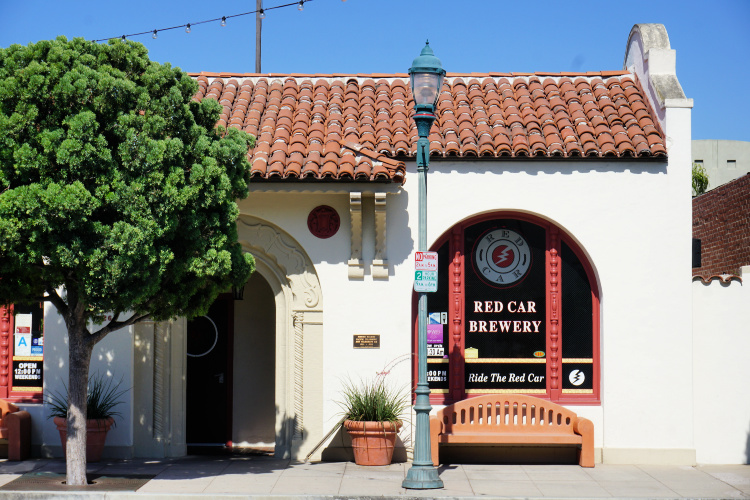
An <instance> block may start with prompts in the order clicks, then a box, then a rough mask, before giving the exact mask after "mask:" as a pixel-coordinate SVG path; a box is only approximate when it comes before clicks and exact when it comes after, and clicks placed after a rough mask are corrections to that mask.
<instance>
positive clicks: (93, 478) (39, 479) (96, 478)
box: [0, 471, 154, 491]
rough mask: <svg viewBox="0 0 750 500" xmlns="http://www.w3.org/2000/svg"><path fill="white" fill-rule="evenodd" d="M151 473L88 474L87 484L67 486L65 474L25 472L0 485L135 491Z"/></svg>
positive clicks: (26, 488) (20, 488)
mask: <svg viewBox="0 0 750 500" xmlns="http://www.w3.org/2000/svg"><path fill="white" fill-rule="evenodd" d="M153 478H154V476H153V475H147V474H121V475H117V476H107V475H104V474H89V475H88V480H89V483H90V484H89V485H88V486H68V485H67V484H65V474H60V473H57V472H34V471H32V472H27V473H26V474H24V475H23V476H21V477H17V478H16V479H14V480H13V481H11V482H9V483H8V484H5V485H3V486H0V490H3V491H136V490H137V489H138V488H140V487H141V486H143V485H144V484H146V483H147V482H148V481H149V480H150V479H153Z"/></svg>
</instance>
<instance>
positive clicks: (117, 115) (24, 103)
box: [0, 37, 254, 485]
mask: <svg viewBox="0 0 750 500" xmlns="http://www.w3.org/2000/svg"><path fill="white" fill-rule="evenodd" d="M196 90H197V84H196V83H195V82H194V81H193V80H192V79H191V78H190V77H189V76H188V75H186V74H185V73H183V72H182V71H180V70H179V69H178V68H172V67H171V66H170V65H169V64H164V65H161V64H158V63H155V62H152V61H150V60H149V59H148V56H147V52H146V49H145V48H144V47H143V45H141V44H138V43H134V42H129V41H120V40H114V41H110V42H109V43H108V44H97V43H94V42H88V41H85V40H83V39H74V40H71V41H68V40H66V39H65V38H64V37H60V38H58V39H56V40H53V41H42V42H38V43H35V44H30V45H28V46H26V47H22V46H20V45H13V46H11V47H9V48H7V49H0V302H4V303H14V302H15V303H31V302H36V301H39V300H42V298H44V299H46V300H49V301H51V302H52V304H54V306H55V307H56V308H57V310H58V312H59V313H60V315H61V316H62V317H63V320H64V322H65V325H66V328H67V331H68V351H69V352H68V372H69V389H70V390H69V392H68V409H67V426H68V438H67V482H68V484H71V485H83V484H86V461H85V446H86V438H85V435H86V434H85V432H84V429H85V422H86V415H87V410H86V388H87V382H88V375H89V374H88V371H89V365H90V361H91V353H92V351H93V347H94V345H95V344H96V343H97V342H99V341H100V340H101V339H102V338H104V337H105V336H106V335H107V334H109V333H110V332H112V331H115V330H118V329H120V328H122V327H125V326H128V325H131V324H134V323H135V322H137V321H139V320H142V319H145V318H148V317H150V318H153V319H156V320H162V319H167V318H173V317H177V316H186V317H193V316H196V315H200V314H204V313H205V311H206V310H207V309H208V307H209V306H210V304H211V302H212V301H213V300H214V299H215V298H216V296H217V295H218V294H219V293H220V292H221V291H223V290H226V289H227V288H229V286H230V285H236V286H243V285H244V283H245V281H246V280H247V278H248V276H249V274H250V273H251V272H252V269H253V267H254V262H253V259H252V257H251V256H250V255H249V254H243V252H242V249H241V247H240V245H239V243H238V242H237V226H236V221H237V216H238V213H239V212H238V209H237V205H236V203H235V200H236V199H238V198H244V197H245V196H247V182H248V180H249V174H248V170H249V169H248V167H249V165H248V161H247V158H246V155H247V150H248V147H250V146H251V145H252V141H253V139H252V137H250V136H248V135H247V134H246V133H244V132H241V131H238V130H234V129H230V130H215V129H214V124H215V123H216V121H217V119H218V117H219V110H220V109H221V107H220V105H219V104H218V103H217V102H216V101H214V100H210V99H205V100H203V101H202V102H197V101H193V100H192V99H191V98H192V96H193V95H194V93H195V92H196ZM107 314H112V319H111V320H110V321H109V322H106V323H103V320H104V318H105V316H106V315H107ZM91 324H103V326H101V327H100V328H99V329H98V330H96V331H90V330H89V328H90V326H89V325H91Z"/></svg>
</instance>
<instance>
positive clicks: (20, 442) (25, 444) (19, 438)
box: [3, 410, 31, 460]
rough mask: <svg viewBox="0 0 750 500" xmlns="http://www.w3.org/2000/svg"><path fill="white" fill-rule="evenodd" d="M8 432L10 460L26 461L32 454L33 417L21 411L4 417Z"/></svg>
mask: <svg viewBox="0 0 750 500" xmlns="http://www.w3.org/2000/svg"><path fill="white" fill-rule="evenodd" d="M3 426H4V427H6V428H7V429H8V430H7V431H6V432H7V439H8V460H26V459H27V458H29V456H30V454H31V415H30V414H29V412H27V411H24V410H21V411H16V412H13V413H8V414H7V415H5V416H4V417H3Z"/></svg>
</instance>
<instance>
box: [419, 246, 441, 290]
mask: <svg viewBox="0 0 750 500" xmlns="http://www.w3.org/2000/svg"><path fill="white" fill-rule="evenodd" d="M437 269H438V254H437V252H417V253H415V254H414V291H415V292H437V278H438V271H437Z"/></svg>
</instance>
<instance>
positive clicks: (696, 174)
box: [693, 163, 708, 196]
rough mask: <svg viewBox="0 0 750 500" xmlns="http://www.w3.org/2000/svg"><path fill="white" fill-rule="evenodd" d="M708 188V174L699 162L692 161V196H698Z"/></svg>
mask: <svg viewBox="0 0 750 500" xmlns="http://www.w3.org/2000/svg"><path fill="white" fill-rule="evenodd" d="M706 189H708V174H707V173H706V169H705V168H704V167H703V165H701V164H700V163H693V196H700V195H702V194H703V193H705V192H706Z"/></svg>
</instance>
